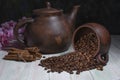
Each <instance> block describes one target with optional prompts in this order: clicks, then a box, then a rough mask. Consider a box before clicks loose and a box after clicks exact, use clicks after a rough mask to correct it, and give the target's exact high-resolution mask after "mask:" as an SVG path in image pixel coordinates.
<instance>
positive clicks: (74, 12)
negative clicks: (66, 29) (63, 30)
mask: <svg viewBox="0 0 120 80" xmlns="http://www.w3.org/2000/svg"><path fill="white" fill-rule="evenodd" d="M79 7H80V5H76V6H74V7H73V10H72V12H71V13H70V14H69V15H68V22H69V23H70V25H71V26H73V25H74V22H75V18H76V15H77V12H78V10H79Z"/></svg>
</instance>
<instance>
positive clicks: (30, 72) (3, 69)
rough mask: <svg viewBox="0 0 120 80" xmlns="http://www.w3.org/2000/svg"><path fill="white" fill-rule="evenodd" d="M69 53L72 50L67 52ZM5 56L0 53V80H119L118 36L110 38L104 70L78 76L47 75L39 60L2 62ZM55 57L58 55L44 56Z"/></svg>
mask: <svg viewBox="0 0 120 80" xmlns="http://www.w3.org/2000/svg"><path fill="white" fill-rule="evenodd" d="M70 51H72V48H70V49H69V50H68V51H67V52H70ZM67 52H65V53H67ZM65 53H62V54H65ZM6 54H7V52H5V51H0V80H120V36H118V35H114V36H112V42H111V47H110V51H109V62H108V64H107V65H106V66H105V67H104V70H103V71H98V70H90V71H84V72H81V74H80V75H76V74H68V73H66V72H62V73H60V74H58V73H56V72H55V73H47V72H46V71H45V70H44V68H42V67H40V66H38V64H39V62H40V61H39V60H37V61H34V62H29V63H23V62H16V61H8V60H3V59H2V58H3V57H4V55H6ZM56 55H60V54H54V55H45V56H47V57H50V56H56Z"/></svg>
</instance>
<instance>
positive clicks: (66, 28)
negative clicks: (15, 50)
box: [24, 15, 72, 53]
mask: <svg viewBox="0 0 120 80" xmlns="http://www.w3.org/2000/svg"><path fill="white" fill-rule="evenodd" d="M24 34H25V36H24V42H25V45H26V46H29V47H31V46H37V47H39V48H40V51H41V52H43V53H58V52H62V51H65V50H67V49H68V48H69V46H70V43H71V36H72V34H71V29H70V25H69V23H68V22H67V20H66V19H65V18H64V16H62V15H61V16H57V15H55V16H44V17H43V16H40V17H36V18H35V19H34V21H33V22H32V23H29V25H28V26H26V29H25V33H24Z"/></svg>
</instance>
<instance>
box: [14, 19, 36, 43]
mask: <svg viewBox="0 0 120 80" xmlns="http://www.w3.org/2000/svg"><path fill="white" fill-rule="evenodd" d="M33 21H34V20H33V19H32V18H27V19H24V20H20V21H19V22H18V23H17V24H16V26H15V28H14V31H13V33H14V36H15V38H16V39H17V41H19V42H20V43H21V44H24V45H25V42H24V41H23V40H22V39H20V38H19V33H18V31H19V29H20V28H22V27H23V26H24V25H25V24H27V23H31V22H33Z"/></svg>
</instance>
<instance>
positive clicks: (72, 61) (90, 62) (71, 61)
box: [40, 33, 103, 74]
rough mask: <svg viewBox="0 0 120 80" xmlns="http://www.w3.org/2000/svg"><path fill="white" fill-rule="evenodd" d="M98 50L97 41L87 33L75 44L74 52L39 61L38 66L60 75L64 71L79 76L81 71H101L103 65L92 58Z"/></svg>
mask: <svg viewBox="0 0 120 80" xmlns="http://www.w3.org/2000/svg"><path fill="white" fill-rule="evenodd" d="M97 48H98V40H97V37H96V35H95V34H94V33H88V34H85V35H83V36H81V38H80V39H79V40H78V41H77V42H76V43H75V49H76V51H75V52H71V53H68V54H65V55H62V56H56V57H50V58H47V59H44V60H41V63H40V66H42V67H45V70H48V71H47V72H48V73H49V72H58V73H61V72H63V71H66V72H68V73H70V74H73V71H76V74H79V73H80V72H82V71H86V70H91V69H95V68H96V69H98V70H103V65H102V64H101V63H99V62H98V61H97V59H96V58H95V57H94V55H95V54H96V50H97Z"/></svg>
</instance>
